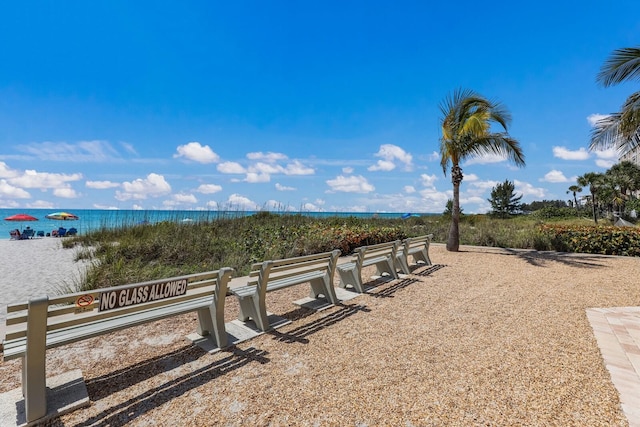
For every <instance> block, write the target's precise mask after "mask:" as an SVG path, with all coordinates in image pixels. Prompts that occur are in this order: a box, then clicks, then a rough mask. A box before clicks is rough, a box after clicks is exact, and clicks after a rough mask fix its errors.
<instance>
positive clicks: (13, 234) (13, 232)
mask: <svg viewBox="0 0 640 427" xmlns="http://www.w3.org/2000/svg"><path fill="white" fill-rule="evenodd" d="M9 236H11V237H10V238H9V240H20V230H17V229H16V230H11V231H10V232H9Z"/></svg>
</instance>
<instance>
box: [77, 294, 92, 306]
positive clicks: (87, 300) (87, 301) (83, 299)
mask: <svg viewBox="0 0 640 427" xmlns="http://www.w3.org/2000/svg"><path fill="white" fill-rule="evenodd" d="M92 303H93V295H82V296H80V297H78V299H77V300H76V305H77V306H78V307H86V306H88V305H91V304H92Z"/></svg>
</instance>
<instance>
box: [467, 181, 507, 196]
mask: <svg viewBox="0 0 640 427" xmlns="http://www.w3.org/2000/svg"><path fill="white" fill-rule="evenodd" d="M498 184H499V182H498V181H492V180H490V181H473V182H471V183H470V185H469V187H467V193H469V194H474V195H478V194H483V193H484V192H485V191H487V190H491V189H492V188H493V187H495V186H496V185H498Z"/></svg>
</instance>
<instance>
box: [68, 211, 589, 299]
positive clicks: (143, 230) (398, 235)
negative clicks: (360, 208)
mask: <svg viewBox="0 0 640 427" xmlns="http://www.w3.org/2000/svg"><path fill="white" fill-rule="evenodd" d="M572 221H573V222H575V221H583V220H572ZM540 224H542V221H540V220H538V219H536V218H534V217H524V216H522V217H514V218H510V219H497V218H492V217H490V216H486V215H464V216H463V219H462V221H461V223H460V238H461V242H460V243H461V244H463V245H480V246H497V247H511V248H530V249H538V250H553V249H554V242H553V241H552V240H551V239H550V238H549V237H548V236H547V235H545V234H544V233H541V232H540V227H539V225H540ZM449 225H450V218H448V217H446V216H441V215H432V216H421V217H412V218H409V219H405V220H403V219H385V218H367V219H363V218H356V217H330V218H313V217H309V216H304V215H289V214H274V213H268V212H262V213H258V214H256V215H251V216H244V217H232V218H218V219H215V220H211V221H201V222H190V223H184V222H180V221H164V222H158V223H155V224H139V225H134V226H123V227H118V228H110V229H108V228H103V229H101V230H97V231H93V232H90V233H88V234H86V235H79V236H76V237H72V238H67V239H65V241H64V246H65V247H72V246H75V247H79V251H78V256H77V257H78V258H79V259H90V260H92V261H93V264H92V266H91V267H90V268H89V269H88V271H87V274H86V277H85V278H84V279H83V280H82V283H78V284H77V288H78V289H77V290H78V291H85V290H90V289H96V288H101V287H107V286H117V285H121V284H126V283H135V282H141V281H146V280H152V279H157V278H162V277H172V276H176V275H181V274H190V273H196V272H202V271H207V270H215V269H218V268H222V267H232V268H234V269H235V270H236V272H237V275H239V276H241V275H245V274H247V273H248V272H249V270H250V267H251V264H252V263H255V262H261V261H264V260H267V259H280V258H288V257H294V256H299V255H304V254H311V253H318V252H325V251H330V250H333V249H340V250H341V251H342V254H343V255H347V254H350V253H352V251H353V250H354V249H355V248H357V247H358V246H362V245H369V244H375V243H381V242H387V241H391V240H396V239H404V238H406V237H413V236H420V235H424V234H433V235H434V239H433V241H434V242H445V241H446V238H447V233H448V229H449Z"/></svg>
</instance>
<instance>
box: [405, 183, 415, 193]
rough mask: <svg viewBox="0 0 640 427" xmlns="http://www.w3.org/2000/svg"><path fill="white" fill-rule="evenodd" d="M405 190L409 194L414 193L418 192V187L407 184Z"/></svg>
mask: <svg viewBox="0 0 640 427" xmlns="http://www.w3.org/2000/svg"><path fill="white" fill-rule="evenodd" d="M404 192H405V193H407V194H413V193H415V192H416V189H415V187H414V186H413V185H405V186H404Z"/></svg>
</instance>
